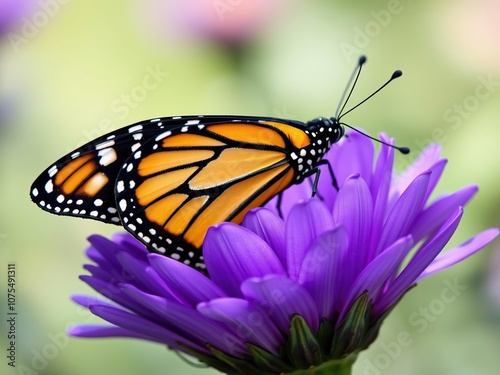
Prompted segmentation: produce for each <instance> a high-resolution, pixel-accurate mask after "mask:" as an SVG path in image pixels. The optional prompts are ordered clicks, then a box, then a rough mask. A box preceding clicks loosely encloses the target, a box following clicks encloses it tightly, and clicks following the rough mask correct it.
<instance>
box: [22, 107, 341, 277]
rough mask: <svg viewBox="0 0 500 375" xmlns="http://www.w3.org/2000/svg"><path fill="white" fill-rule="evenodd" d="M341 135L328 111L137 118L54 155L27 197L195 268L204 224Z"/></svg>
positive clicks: (267, 191) (241, 210)
mask: <svg viewBox="0 0 500 375" xmlns="http://www.w3.org/2000/svg"><path fill="white" fill-rule="evenodd" d="M343 134H344V130H343V128H342V126H341V125H340V124H339V123H338V122H337V121H336V119H335V118H331V119H328V118H317V119H314V120H312V121H309V122H308V123H302V122H299V121H293V120H284V119H278V118H272V117H254V116H182V117H181V116H177V117H169V118H158V119H152V120H147V121H142V122H139V123H136V124H133V125H130V126H128V127H125V128H122V129H119V130H117V131H115V132H111V133H109V134H106V135H104V136H102V137H99V138H97V139H96V140H94V141H92V142H89V143H87V144H86V145H84V146H82V147H80V148H78V149H76V150H75V151H73V152H71V153H69V154H68V155H66V156H65V157H63V158H61V159H59V160H58V161H57V162H56V163H54V164H53V165H52V166H50V167H49V168H47V170H46V171H45V172H43V173H42V174H41V175H40V176H39V177H38V178H37V179H36V180H35V182H34V183H33V186H32V188H31V198H32V200H33V201H34V202H35V203H36V204H37V205H38V206H39V207H41V208H42V209H44V210H46V211H49V212H51V213H55V214H59V215H69V216H77V217H83V218H91V219H94V220H99V221H103V222H106V223H111V224H116V225H123V227H124V228H125V229H126V230H128V231H129V232H130V233H132V234H133V235H134V236H135V237H136V238H138V239H139V240H140V241H141V242H143V243H144V244H145V245H146V246H147V247H148V248H149V249H150V250H151V251H155V252H159V253H165V254H167V255H169V256H171V257H173V258H175V259H179V260H181V261H183V262H184V263H187V264H191V265H193V266H195V267H197V268H203V262H202V257H201V250H200V248H201V245H202V241H203V238H204V236H205V233H206V231H207V230H208V228H209V227H210V226H211V225H214V224H217V223H219V222H222V221H233V222H236V223H239V222H241V221H242V219H243V216H244V214H245V213H246V212H247V211H248V210H249V209H251V208H254V207H258V206H261V205H263V204H264V203H266V202H267V201H268V200H269V199H271V198H272V197H274V196H275V195H277V194H279V193H280V192H282V191H283V190H284V189H286V188H287V187H288V186H290V185H292V184H296V183H300V182H301V181H302V180H303V179H304V178H306V177H307V176H310V175H311V174H314V172H315V168H317V166H318V163H320V161H321V160H322V158H323V156H324V154H325V153H326V152H327V151H328V150H329V148H330V146H331V145H332V143H334V142H336V141H338V140H339V139H340V138H341V137H342V135H343Z"/></svg>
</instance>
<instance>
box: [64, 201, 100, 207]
mask: <svg viewBox="0 0 500 375" xmlns="http://www.w3.org/2000/svg"><path fill="white" fill-rule="evenodd" d="M68 203H69V202H68ZM103 203H104V201H103V200H102V199H96V200H95V201H94V206H96V207H101V206H102V204H103Z"/></svg>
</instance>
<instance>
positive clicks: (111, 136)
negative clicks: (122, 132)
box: [106, 134, 115, 139]
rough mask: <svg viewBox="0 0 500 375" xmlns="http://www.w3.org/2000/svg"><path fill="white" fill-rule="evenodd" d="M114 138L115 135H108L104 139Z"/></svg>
mask: <svg viewBox="0 0 500 375" xmlns="http://www.w3.org/2000/svg"><path fill="white" fill-rule="evenodd" d="M114 137H115V135H114V134H111V135H110V136H108V138H106V139H113V138H114Z"/></svg>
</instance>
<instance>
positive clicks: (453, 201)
mask: <svg viewBox="0 0 500 375" xmlns="http://www.w3.org/2000/svg"><path fill="white" fill-rule="evenodd" d="M477 190H478V187H477V186H476V185H472V186H467V187H465V188H462V189H460V190H459V191H457V192H456V193H453V194H450V195H448V196H446V197H443V198H441V199H438V200H437V201H436V202H434V203H433V204H431V205H430V206H429V207H427V208H426V209H424V210H423V211H422V212H421V213H419V214H418V216H417V218H416V219H415V221H414V223H413V224H412V226H411V229H410V233H411V234H412V236H413V238H414V240H415V242H419V241H420V240H422V239H423V238H426V237H429V236H432V235H434V234H435V233H436V231H437V230H438V229H439V228H440V227H441V226H442V225H443V223H444V222H445V221H446V220H447V219H448V218H449V217H450V215H451V214H452V213H453V212H454V211H455V210H456V209H457V207H459V206H464V205H465V204H466V203H467V202H468V201H469V200H470V199H472V197H473V196H474V195H475V194H476V193H477Z"/></svg>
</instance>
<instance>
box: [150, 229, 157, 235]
mask: <svg viewBox="0 0 500 375" xmlns="http://www.w3.org/2000/svg"><path fill="white" fill-rule="evenodd" d="M149 233H151V235H153V236H154V235H155V234H156V230H155V229H153V228H149Z"/></svg>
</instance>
